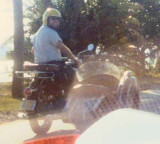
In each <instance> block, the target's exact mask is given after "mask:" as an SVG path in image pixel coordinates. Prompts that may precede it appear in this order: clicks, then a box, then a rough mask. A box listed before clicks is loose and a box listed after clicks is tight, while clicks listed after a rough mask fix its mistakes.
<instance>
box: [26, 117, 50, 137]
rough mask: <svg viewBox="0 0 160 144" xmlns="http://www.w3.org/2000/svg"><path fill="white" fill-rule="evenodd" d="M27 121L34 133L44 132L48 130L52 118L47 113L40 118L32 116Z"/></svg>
mask: <svg viewBox="0 0 160 144" xmlns="http://www.w3.org/2000/svg"><path fill="white" fill-rule="evenodd" d="M29 123H30V126H31V128H32V130H33V131H34V133H36V134H45V133H47V132H48V131H49V129H50V127H51V125H52V119H51V116H50V115H47V116H44V117H43V118H41V119H38V118H32V119H30V120H29Z"/></svg>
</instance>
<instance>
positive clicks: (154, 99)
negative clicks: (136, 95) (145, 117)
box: [140, 90, 160, 114]
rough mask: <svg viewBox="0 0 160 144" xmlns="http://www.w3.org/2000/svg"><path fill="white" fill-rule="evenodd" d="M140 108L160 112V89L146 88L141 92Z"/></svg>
mask: <svg viewBox="0 0 160 144" xmlns="http://www.w3.org/2000/svg"><path fill="white" fill-rule="evenodd" d="M140 109H141V110H145V111H149V112H153V113H157V114H160V91H159V90H146V91H143V92H142V93H141V99H140Z"/></svg>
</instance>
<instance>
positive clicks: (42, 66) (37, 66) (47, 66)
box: [23, 63, 60, 72]
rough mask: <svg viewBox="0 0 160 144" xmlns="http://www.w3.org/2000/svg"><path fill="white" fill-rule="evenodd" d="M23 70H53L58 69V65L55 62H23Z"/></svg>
mask: <svg viewBox="0 0 160 144" xmlns="http://www.w3.org/2000/svg"><path fill="white" fill-rule="evenodd" d="M23 68H24V71H35V70H37V71H45V72H55V71H59V70H60V66H58V65H56V64H34V63H33V64H25V65H24V66H23Z"/></svg>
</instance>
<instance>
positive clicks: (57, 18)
mask: <svg viewBox="0 0 160 144" xmlns="http://www.w3.org/2000/svg"><path fill="white" fill-rule="evenodd" d="M50 19H52V20H58V21H61V18H60V17H55V16H51V17H50Z"/></svg>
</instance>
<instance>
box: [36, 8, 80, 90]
mask: <svg viewBox="0 0 160 144" xmlns="http://www.w3.org/2000/svg"><path fill="white" fill-rule="evenodd" d="M60 19H61V13H60V12H59V11H58V10H57V9H54V8H47V10H46V11H45V12H44V14H43V25H42V26H41V27H40V29H39V30H38V31H37V33H36V34H35V36H34V38H33V52H34V61H35V63H37V64H57V65H59V66H60V68H61V70H60V71H58V72H57V81H58V83H59V84H58V85H63V86H64V85H66V86H65V87H67V88H66V93H67V92H68V90H69V89H70V86H71V84H72V81H73V77H74V71H73V69H72V68H71V67H70V66H65V62H64V61H62V54H63V55H65V56H66V57H68V58H69V59H72V60H73V61H74V63H75V64H79V63H80V62H79V60H78V59H77V58H76V57H75V56H74V55H73V54H72V52H71V51H70V49H69V48H68V47H67V46H66V45H65V44H64V43H63V41H62V39H61V38H60V36H59V34H58V28H59V24H60ZM64 67H65V68H64ZM64 71H65V72H66V73H67V76H64ZM66 77H68V78H66Z"/></svg>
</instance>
